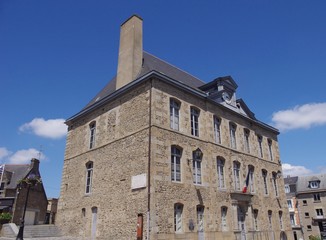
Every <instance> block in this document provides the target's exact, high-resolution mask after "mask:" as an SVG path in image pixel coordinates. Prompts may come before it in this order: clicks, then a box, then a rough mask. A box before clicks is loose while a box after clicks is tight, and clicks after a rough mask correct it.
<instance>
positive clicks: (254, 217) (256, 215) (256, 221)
mask: <svg viewBox="0 0 326 240" xmlns="http://www.w3.org/2000/svg"><path fill="white" fill-rule="evenodd" d="M252 215H253V223H254V227H253V228H254V230H255V231H258V229H259V228H258V209H253V213H252Z"/></svg>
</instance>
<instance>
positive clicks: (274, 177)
mask: <svg viewBox="0 0 326 240" xmlns="http://www.w3.org/2000/svg"><path fill="white" fill-rule="evenodd" d="M272 175H273V178H272V181H273V187H274V191H275V196H276V197H278V186H277V173H276V172H273V173H272Z"/></svg>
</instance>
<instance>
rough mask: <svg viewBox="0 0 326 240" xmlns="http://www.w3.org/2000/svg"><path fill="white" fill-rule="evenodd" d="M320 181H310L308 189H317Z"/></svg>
mask: <svg viewBox="0 0 326 240" xmlns="http://www.w3.org/2000/svg"><path fill="white" fill-rule="evenodd" d="M319 185H320V180H319V179H318V180H311V181H309V186H308V187H309V188H319Z"/></svg>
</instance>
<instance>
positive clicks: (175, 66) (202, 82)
mask: <svg viewBox="0 0 326 240" xmlns="http://www.w3.org/2000/svg"><path fill="white" fill-rule="evenodd" d="M143 52H144V53H146V54H148V55H150V56H152V57H154V58H157V59H158V60H160V61H162V62H164V63H165V64H167V65H170V66H172V67H174V68H175V69H178V70H179V71H181V72H184V73H186V74H188V75H189V76H191V77H193V78H196V79H197V80H198V81H201V82H202V83H204V84H205V83H206V82H204V81H203V80H201V79H200V78H198V77H196V76H194V75H192V74H191V73H189V72H187V71H185V70H182V69H181V68H178V67H177V66H175V65H174V64H171V63H169V62H167V61H165V60H163V59H161V58H159V57H157V56H155V55H153V54H151V53H149V52H146V51H143Z"/></svg>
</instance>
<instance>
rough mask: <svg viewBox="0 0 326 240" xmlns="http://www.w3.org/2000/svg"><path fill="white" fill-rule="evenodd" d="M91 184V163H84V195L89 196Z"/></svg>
mask: <svg viewBox="0 0 326 240" xmlns="http://www.w3.org/2000/svg"><path fill="white" fill-rule="evenodd" d="M92 182H93V162H88V163H86V186H85V193H86V194H91V192H92Z"/></svg>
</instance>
